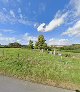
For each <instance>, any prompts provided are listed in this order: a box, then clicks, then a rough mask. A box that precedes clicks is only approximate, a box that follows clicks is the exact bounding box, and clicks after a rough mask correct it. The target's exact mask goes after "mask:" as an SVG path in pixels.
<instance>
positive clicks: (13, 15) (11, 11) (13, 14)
mask: <svg viewBox="0 0 80 92" xmlns="http://www.w3.org/2000/svg"><path fill="white" fill-rule="evenodd" d="M10 15H11V16H12V17H14V18H15V13H14V12H13V10H10Z"/></svg>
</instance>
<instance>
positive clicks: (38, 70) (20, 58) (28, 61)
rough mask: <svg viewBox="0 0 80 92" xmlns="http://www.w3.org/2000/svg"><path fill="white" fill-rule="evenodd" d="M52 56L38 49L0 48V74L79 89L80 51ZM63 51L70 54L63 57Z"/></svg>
mask: <svg viewBox="0 0 80 92" xmlns="http://www.w3.org/2000/svg"><path fill="white" fill-rule="evenodd" d="M62 53H63V54H64V55H63V57H62V60H61V57H60V56H54V55H51V54H48V53H47V52H44V53H42V52H40V51H39V50H28V49H19V48H0V74H4V75H7V76H14V77H16V78H21V79H24V80H30V81H34V82H38V83H43V84H48V85H53V86H58V87H63V88H70V89H80V53H71V52H62ZM65 53H69V54H71V56H70V57H65Z"/></svg>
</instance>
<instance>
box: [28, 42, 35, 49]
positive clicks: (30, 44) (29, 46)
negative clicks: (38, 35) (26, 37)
mask: <svg viewBox="0 0 80 92" xmlns="http://www.w3.org/2000/svg"><path fill="white" fill-rule="evenodd" d="M28 48H29V49H33V48H34V46H33V41H32V40H30V41H29V45H28Z"/></svg>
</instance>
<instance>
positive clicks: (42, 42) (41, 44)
mask: <svg viewBox="0 0 80 92" xmlns="http://www.w3.org/2000/svg"><path fill="white" fill-rule="evenodd" d="M45 41H46V40H45V38H44V36H43V35H39V37H38V42H36V43H35V47H36V48H38V49H46V48H47V44H46V43H45Z"/></svg>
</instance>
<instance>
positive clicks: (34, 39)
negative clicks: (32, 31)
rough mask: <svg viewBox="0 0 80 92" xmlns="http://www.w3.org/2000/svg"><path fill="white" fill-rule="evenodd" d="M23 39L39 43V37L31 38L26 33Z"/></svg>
mask: <svg viewBox="0 0 80 92" xmlns="http://www.w3.org/2000/svg"><path fill="white" fill-rule="evenodd" d="M23 39H24V40H27V41H29V40H32V41H34V42H35V41H37V37H34V36H31V35H29V34H28V33H25V34H24V36H23Z"/></svg>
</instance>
